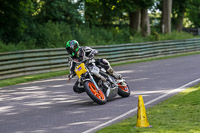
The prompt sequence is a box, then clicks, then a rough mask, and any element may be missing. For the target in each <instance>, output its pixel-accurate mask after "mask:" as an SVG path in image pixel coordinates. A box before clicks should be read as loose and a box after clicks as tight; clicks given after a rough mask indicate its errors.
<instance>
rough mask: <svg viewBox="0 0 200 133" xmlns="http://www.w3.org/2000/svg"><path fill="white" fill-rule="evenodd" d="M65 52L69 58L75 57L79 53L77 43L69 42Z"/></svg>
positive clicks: (74, 41)
mask: <svg viewBox="0 0 200 133" xmlns="http://www.w3.org/2000/svg"><path fill="white" fill-rule="evenodd" d="M66 50H67V52H68V53H69V54H70V55H71V56H77V53H78V51H79V43H78V41H76V40H69V41H68V42H67V43H66Z"/></svg>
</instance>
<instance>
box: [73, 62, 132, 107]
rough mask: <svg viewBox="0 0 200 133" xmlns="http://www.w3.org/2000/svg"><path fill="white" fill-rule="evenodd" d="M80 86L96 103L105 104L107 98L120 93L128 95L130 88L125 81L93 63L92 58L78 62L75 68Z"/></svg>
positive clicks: (122, 95)
mask: <svg viewBox="0 0 200 133" xmlns="http://www.w3.org/2000/svg"><path fill="white" fill-rule="evenodd" d="M75 73H76V75H77V76H78V83H79V87H80V88H84V89H85V92H86V93H87V95H88V96H89V97H90V98H91V99H92V100H93V101H94V102H96V103H97V104H105V103H106V102H107V99H110V98H113V97H115V96H117V94H118V95H120V96H121V97H128V96H129V95H130V89H129V86H128V84H127V83H126V81H125V80H124V79H123V78H121V79H115V78H114V77H113V76H111V75H109V74H108V73H107V72H106V70H105V69H104V68H102V67H101V66H98V67H97V66H96V65H95V60H94V59H89V60H87V61H85V62H82V63H81V62H79V63H78V65H77V67H76V68H75Z"/></svg>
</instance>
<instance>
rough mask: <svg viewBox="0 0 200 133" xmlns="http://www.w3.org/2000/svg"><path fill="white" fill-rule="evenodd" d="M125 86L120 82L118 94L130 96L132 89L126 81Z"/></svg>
mask: <svg viewBox="0 0 200 133" xmlns="http://www.w3.org/2000/svg"><path fill="white" fill-rule="evenodd" d="M125 84H126V85H125V86H122V83H118V88H119V89H118V94H119V95H120V96H121V97H128V96H129V95H130V89H129V86H128V84H127V83H126V82H125Z"/></svg>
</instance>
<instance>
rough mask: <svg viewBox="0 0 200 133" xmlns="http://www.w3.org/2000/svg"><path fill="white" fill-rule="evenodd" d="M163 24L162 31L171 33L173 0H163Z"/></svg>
mask: <svg viewBox="0 0 200 133" xmlns="http://www.w3.org/2000/svg"><path fill="white" fill-rule="evenodd" d="M162 2H163V3H162V4H163V6H162V21H161V22H162V24H161V31H162V33H169V34H170V33H171V12H172V0H163V1H162Z"/></svg>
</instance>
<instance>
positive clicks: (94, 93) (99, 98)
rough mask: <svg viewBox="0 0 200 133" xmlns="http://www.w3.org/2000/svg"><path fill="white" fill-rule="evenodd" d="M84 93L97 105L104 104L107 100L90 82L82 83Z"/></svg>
mask: <svg viewBox="0 0 200 133" xmlns="http://www.w3.org/2000/svg"><path fill="white" fill-rule="evenodd" d="M84 87H85V91H86V93H87V94H88V96H89V97H90V98H91V99H92V100H93V101H94V102H96V103H98V104H105V103H106V102H107V98H106V96H105V94H104V93H103V91H102V90H97V88H96V87H95V85H94V84H93V83H92V82H90V81H86V82H85V83H84Z"/></svg>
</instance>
